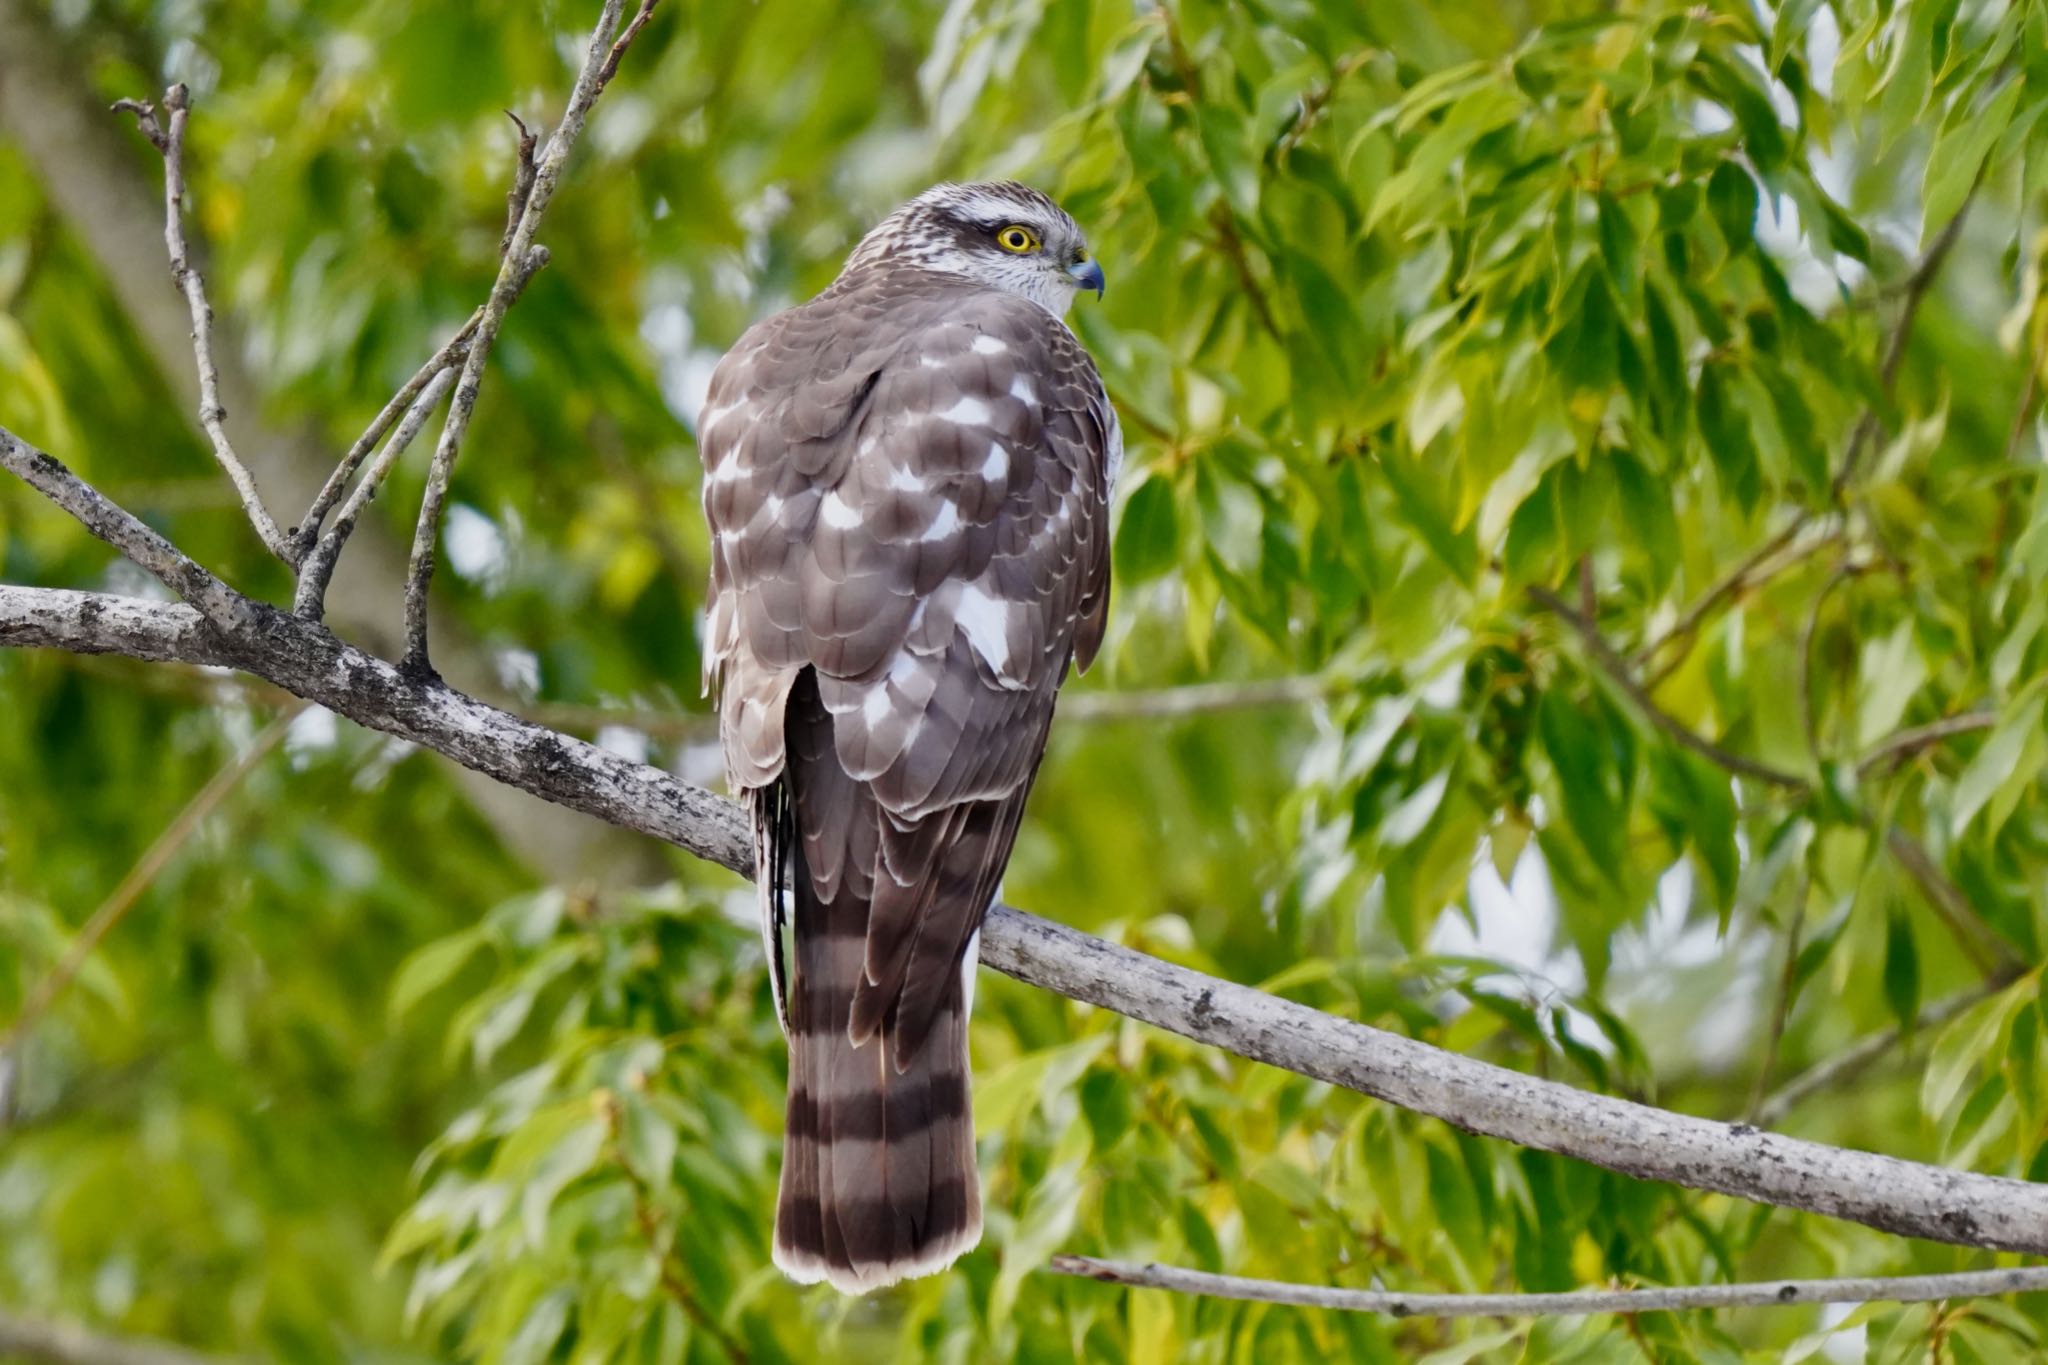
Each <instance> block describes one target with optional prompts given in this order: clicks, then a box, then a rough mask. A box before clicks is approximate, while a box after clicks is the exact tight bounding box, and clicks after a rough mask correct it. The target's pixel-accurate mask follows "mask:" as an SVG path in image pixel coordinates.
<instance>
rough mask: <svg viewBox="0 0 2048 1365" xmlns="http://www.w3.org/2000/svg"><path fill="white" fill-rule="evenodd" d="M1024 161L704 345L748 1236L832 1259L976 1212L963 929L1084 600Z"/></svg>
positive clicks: (1076, 426) (1044, 242)
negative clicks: (770, 1008) (745, 1116)
mask: <svg viewBox="0 0 2048 1365" xmlns="http://www.w3.org/2000/svg"><path fill="white" fill-rule="evenodd" d="M1102 288H1103V276H1102V269H1101V267H1100V266H1098V265H1097V264H1096V263H1095V262H1094V261H1093V260H1092V259H1090V257H1089V255H1088V250H1087V246H1086V244H1085V242H1084V241H1083V239H1082V235H1081V230H1080V228H1079V227H1078V226H1076V224H1075V223H1074V220H1073V219H1072V218H1070V217H1068V216H1067V214H1066V213H1065V212H1063V211H1062V210H1061V209H1060V208H1059V206H1058V205H1057V204H1055V203H1053V201H1052V200H1051V199H1049V198H1047V197H1046V196H1045V195H1043V194H1041V193H1039V192H1038V191H1036V190H1033V189H1029V188H1027V187H1025V186H1023V185H1019V184H1015V183H1011V182H1000V183H989V184H973V185H951V184H948V185H939V186H937V187H935V188H933V189H930V190H928V191H926V192H925V193H923V194H921V195H919V196H918V197H917V198H915V199H913V200H911V201H910V202H909V203H907V204H905V205H903V206H902V207H901V208H899V209H897V210H896V211H895V212H894V213H892V214H890V215H889V217H888V218H886V219H884V220H883V222H882V223H881V225H880V226H878V227H876V228H875V229H874V230H873V231H872V232H870V233H868V235H867V236H866V237H864V238H862V239H861V242H860V244H859V246H858V247H856V248H855V250H854V252H853V254H852V255H851V256H850V257H849V258H848V259H847V262H846V266H845V268H844V269H843V270H842V271H841V272H840V274H839V277H838V279H836V280H835V281H834V282H833V283H832V285H831V287H830V288H828V289H826V290H825V291H824V292H823V293H822V294H819V295H818V296H817V297H816V298H814V299H812V300H811V301H810V302H809V303H806V304H803V305H802V306H800V307H796V308H792V309H789V310H788V311H786V312H783V313H779V314H777V315H775V316H773V317H771V318H769V319H767V320H766V321H764V322H761V323H759V324H757V325H756V326H754V327H753V328H752V329H751V330H749V331H748V332H747V333H746V335H744V336H742V337H741V338H740V340H739V342H738V344H737V345H735V346H734V347H733V348H732V350H731V351H730V352H729V353H728V354H727V355H726V356H725V358H724V359H723V360H722V361H720V362H719V365H718V368H717V369H716V371H714V372H713V374H712V378H711V388H710V392H709V394H708V395H707V398H706V401H705V406H704V411H703V414H702V416H701V418H700V419H699V422H698V427H697V433H698V441H699V444H700V446H701V449H702V454H703V461H704V514H705V518H706V520H707V521H708V522H709V523H710V527H711V533H712V543H711V587H710V594H709V620H708V622H707V626H706V638H705V675H706V685H707V687H708V688H711V689H715V691H716V693H717V695H718V707H719V727H720V732H721V736H722V739H723V743H724V751H725V765H726V772H727V776H728V778H729V779H730V781H731V783H732V785H733V788H734V790H735V792H736V794H737V795H739V796H740V797H741V799H742V800H743V802H744V803H745V805H746V807H747V809H748V811H749V812H750V813H751V815H752V818H753V828H754V848H755V856H756V863H757V870H758V876H757V880H758V882H759V885H760V888H761V892H760V894H761V928H762V937H763V939H764V941H765V944H766V947H767V951H768V960H769V964H770V978H771V981H772V983H773V987H774V992H775V1001H776V1008H777V1011H778V1013H779V1015H780V1018H781V1022H782V1027H783V1032H784V1033H785V1035H786V1036H787V1038H788V1043H789V1104H788V1110H787V1119H786V1123H785V1137H784V1147H783V1159H782V1183H781V1189H780V1192H779V1195H778V1198H777V1206H776V1214H775V1239H774V1257H775V1263H776V1264H777V1265H778V1266H780V1267H781V1268H782V1269H783V1270H784V1271H785V1272H786V1273H787V1274H789V1275H790V1276H791V1277H792V1278H794V1279H796V1280H799V1281H802V1282H805V1283H815V1282H817V1281H819V1280H824V1281H827V1282H829V1283H830V1284H832V1285H833V1286H835V1287H836V1288H838V1289H840V1290H842V1291H844V1292H847V1293H861V1292H864V1291H866V1290H870V1289H874V1288H877V1287H879V1286H882V1285H886V1284H892V1283H894V1282H895V1281H897V1280H900V1279H904V1278H907V1277H910V1276H915V1275H925V1274H930V1273H932V1272H934V1271H936V1270H940V1269H943V1268H944V1267H945V1266H947V1265H949V1264H951V1263H952V1261H953V1260H954V1259H955V1258H956V1257H958V1256H959V1255H960V1254H961V1253H962V1252H965V1251H967V1250H968V1249H969V1248H971V1247H973V1246H974V1244H975V1243H976V1242H977V1241H979V1240H980V1237H981V1191H980V1185H979V1182H978V1180H977V1178H976V1174H975V1164H974V1124H973V1119H972V1116H971V1113H970V1109H969V1101H968V1078H967V1070H968V1067H967V1011H968V1008H969V1005H970V1003H971V1001H972V998H973V973H974V968H975V960H976V946H977V939H978V935H979V933H980V929H981V922H982V918H983V916H985V915H986V914H987V913H988V909H989V906H990V904H991V903H992V902H993V900H994V898H995V896H996V892H997V887H998V886H999V884H1000V883H1001V881H1002V876H1003V867H1004V865H1005V864H1006V863H1007V862H1008V861H1009V858H1010V849H1011V846H1012V845H1013V844H1014V843H1015V842H1016V838H1017V824H1018V820H1019V818H1020V817H1021V816H1022V815H1023V812H1024V801H1025V798H1026V796H1028V795H1029V793H1030V791H1031V782H1032V778H1033V776H1034V775H1035V774H1036V772H1037V769H1038V764H1039V760H1040V758H1041V757H1042V756H1043V754H1044V751H1045V739H1046V732H1047V729H1048V728H1049V727H1050V725H1051V724H1052V713H1053V701H1054V698H1055V697H1056V696H1057V695H1058V692H1059V688H1060V683H1061V682H1062V681H1063V679H1064V678H1065V676H1066V673H1067V668H1068V666H1069V664H1072V665H1074V666H1076V667H1078V668H1080V669H1084V670H1085V669H1086V668H1087V667H1088V664H1089V662H1090V661H1091V660H1092V659H1093V658H1094V655H1095V651H1096V648H1097V646H1098V645H1099V644H1100V643H1101V640H1102V629H1103V621H1104V617H1105V615H1106V612H1107V609H1108V605H1109V496H1110V489H1111V487H1112V486H1113V484H1114V482H1115V479H1116V474H1117V468H1118V465H1119V464H1120V463H1121V461H1122V458H1123V438H1122V435H1121V433H1120V431H1119V429H1118V426H1117V420H1116V414H1115V412H1114V411H1112V409H1111V407H1110V403H1109V397H1108V395H1107V394H1106V393H1105V392H1104V390H1103V386H1102V380H1101V377H1100V376H1099V375H1098V374H1097V373H1096V370H1095V366H1094V364H1093V363H1092V362H1091V361H1090V360H1089V358H1088V354H1087V352H1086V351H1084V350H1083V349H1082V348H1081V344H1080V342H1079V341H1077V340H1076V339H1075V337H1074V334H1073V333H1072V332H1070V331H1068V330H1067V326H1066V324H1065V323H1064V322H1063V321H1062V318H1063V317H1064V315H1065V313H1066V310H1067V306H1068V305H1069V304H1070V303H1071V302H1072V301H1073V298H1074V295H1075V294H1077V293H1079V292H1080V291H1081V290H1083V289H1089V290H1093V291H1094V292H1095V293H1096V294H1097V296H1098V297H1099V296H1100V295H1101V293H1102Z"/></svg>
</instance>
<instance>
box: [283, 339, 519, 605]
mask: <svg viewBox="0 0 2048 1365" xmlns="http://www.w3.org/2000/svg"><path fill="white" fill-rule="evenodd" d="M483 316H484V310H483V309H481V308H479V309H477V310H476V311H475V312H473V313H471V314H470V315H469V321H467V322H465V323H463V324H462V330H461V331H459V332H457V333H456V334H455V335H454V336H452V337H450V338H449V339H448V344H447V345H445V346H443V347H442V348H441V349H440V350H438V351H436V352H434V355H433V357H432V358H431V359H430V360H428V361H427V363H426V364H424V365H422V366H420V368H419V370H418V371H417V372H416V373H415V374H414V375H413V377H412V378H410V379H408V380H406V381H405V383H404V384H403V385H402V386H400V388H399V390H398V392H397V393H394V394H392V395H391V401H390V402H388V403H386V404H385V405H384V407H383V410H382V411H380V412H379V413H378V414H377V415H376V417H374V418H373V419H371V422H370V425H369V426H367V427H365V428H364V429H363V434H362V435H360V436H358V437H356V439H355V444H353V445H351V446H350V447H349V448H348V453H347V454H345V455H343V456H342V457H341V462H340V463H339V464H337V465H335V467H334V472H333V473H332V474H330V475H328V476H327V482H326V483H325V484H323V485H322V486H321V489H320V492H319V495H318V496H316V497H315V498H314V499H313V505H312V506H311V507H309V508H307V509H306V515H305V517H304V518H302V519H301V520H300V522H299V524H298V525H297V526H296V527H295V528H293V530H292V555H293V562H294V563H297V564H299V565H300V567H301V572H303V571H304V561H305V557H306V555H307V554H309V553H310V552H311V551H312V548H313V546H314V543H315V542H316V541H318V540H319V538H320V528H321V526H322V525H323V524H324V523H325V522H326V520H327V514H328V513H329V512H332V511H333V510H334V504H335V503H337V502H339V501H341V495H342V494H343V493H344V492H345V491H346V490H347V488H348V481H349V479H350V478H352V477H353V476H354V475H355V472H356V470H357V469H358V468H360V467H361V466H362V463H363V460H364V459H365V458H366V457H367V456H368V455H369V453H370V451H371V450H373V449H375V448H376V445H377V442H379V441H381V440H383V439H384V433H385V432H387V431H389V430H391V424H392V423H393V422H396V421H397V420H398V419H399V417H400V416H402V415H404V414H405V413H406V412H407V410H409V409H410V408H411V407H412V405H413V400H414V399H416V398H418V397H419V396H420V391H421V390H422V389H424V388H426V387H427V385H428V384H430V383H432V382H433V381H434V380H435V379H436V378H438V377H439V376H440V374H441V372H442V371H443V370H446V369H448V368H449V367H450V366H454V365H460V364H461V363H462V361H463V359H464V357H466V356H467V355H468V354H469V339H470V338H471V337H472V336H475V335H476V327H477V324H478V323H479V322H481V321H483ZM329 571H330V572H332V568H331V566H330V570H329Z"/></svg>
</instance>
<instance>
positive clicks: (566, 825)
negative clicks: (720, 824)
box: [0, 0, 662, 884]
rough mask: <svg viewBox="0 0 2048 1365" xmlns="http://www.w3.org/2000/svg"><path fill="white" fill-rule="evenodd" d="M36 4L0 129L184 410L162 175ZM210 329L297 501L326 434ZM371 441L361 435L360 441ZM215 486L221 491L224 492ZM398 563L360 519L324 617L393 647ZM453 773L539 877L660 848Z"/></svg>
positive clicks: (220, 330)
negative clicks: (282, 403) (274, 398)
mask: <svg viewBox="0 0 2048 1365" xmlns="http://www.w3.org/2000/svg"><path fill="white" fill-rule="evenodd" d="M47 9H48V6H46V5H41V4H35V3H30V0H0V132H4V134H5V136H6V138H7V140H8V141H9V143H10V144H11V145H12V146H13V147H14V148H15V149H16V150H18V151H19V152H21V153H22V154H23V156H24V157H26V159H27V161H28V164H29V166H30V168H31V170H32V171H33V173H34V175H35V176H36V178H37V179H38V180H39V181H40V183H41V186H42V189H43V191H44V193H45V194H46V195H47V196H48V198H49V201H50V203H51V205H52V206H53V207H54V208H55V209H56V210H57V212H58V213H60V214H61V215H62V216H63V218H64V220H65V222H66V223H67V224H68V225H69V226H70V229H71V231H72V232H73V233H74V234H75V235H76V238H77V240H78V241H79V243H80V244H81V245H82V246H83V247H84V248H85V250H86V251H87V252H88V253H89V254H90V256H91V258H92V261H93V264H94V267H95V269H96V272H97V274H98V275H99V277H100V279H101V281H102V282H103V283H104V286H105V288H106V290H107V293H108V295H109V298H110V301H111V302H112V303H113V304H114V305H115V306H116V307H118V309H119V310H120V311H121V313H122V314H123V315H124V316H125V317H126V318H127V319H128V320H129V321H130V322H131V323H132V325H133V326H134V329H135V332H136V335H137V337H138V339H139V340H140V341H141V342H142V344H143V346H144V348H145V349H146V351H147V352H148V355H149V359H150V363H151V365H152V367H153V368H154V369H155V370H156V371H157V373H159V374H160V375H161V376H162V378H163V380H164V382H165V384H166V385H167V386H168V388H169V390H170V391H171V392H172V393H173V394H175V395H177V402H178V404H179V407H180V408H181V409H183V410H188V411H195V412H196V411H197V408H198V404H199V386H198V381H197V379H196V378H195V377H194V375H193V373H192V368H193V367H192V341H191V335H190V332H191V318H190V314H189V311H188V309H187V308H186V305H185V301H184V299H183V298H182V297H180V296H179V295H177V294H175V293H173V292H172V291H171V290H168V289H166V288H164V280H163V273H164V271H163V265H162V261H163V235H162V203H163V199H162V195H163V188H162V185H161V182H160V180H159V179H158V178H157V177H154V176H148V175H145V174H144V173H143V165H144V163H143V162H142V161H141V160H139V159H138V158H137V157H135V155H134V147H133V141H132V135H130V134H129V133H127V132H126V131H125V130H123V129H122V128H120V127H119V126H118V125H117V124H116V122H115V121H114V120H112V119H110V118H107V117H106V105H105V103H104V101H102V100H101V99H99V98H98V97H97V96H95V95H93V94H92V93H91V86H92V81H91V79H90V76H89V75H88V74H87V71H86V67H85V63H83V62H82V61H81V60H80V59H79V57H78V55H77V53H76V52H75V51H74V50H73V49H72V48H71V46H70V45H69V44H68V43H67V42H66V41H65V39H64V37H63V35H62V34H60V33H59V32H58V30H57V29H56V27H55V26H54V25H53V24H52V23H51V22H50V20H49V18H48V15H47V13H46V11H47ZM188 230H189V229H188ZM196 245H197V243H196V242H195V246H196ZM214 335H215V342H216V345H215V356H214V359H215V362H216V364H217V365H218V367H219V372H220V395H221V399H222V402H223V404H224V405H225V406H226V407H227V408H229V409H230V410H231V411H233V412H234V413H235V415H236V417H237V418H238V419H239V420H238V421H237V424H236V430H237V432H238V433H239V435H240V439H241V441H242V454H243V455H244V456H245V457H246V458H247V460H248V462H249V467H250V472H251V473H252V474H254V475H255V477H256V478H257V480H258V482H259V483H260V484H261V485H262V486H263V487H264V488H265V489H266V490H268V491H269V494H270V497H271V501H272V502H273V503H274V504H275V505H277V506H280V507H305V506H306V505H307V504H308V503H310V502H312V501H313V500H314V498H315V497H316V496H317V495H318V493H319V490H320V488H321V486H322V484H323V483H324V481H325V480H327V479H328V477H329V476H330V475H331V474H332V472H333V470H334V465H335V460H334V450H333V449H332V446H331V444H330V442H329V441H328V439H327V436H326V434H325V431H324V430H323V429H321V428H320V427H319V426H317V425H316V424H315V423H313V422H310V421H305V422H297V423H292V424H287V425H282V426H270V425H266V424H264V422H263V420H262V401H261V400H262V397H263V392H264V385H263V384H261V383H259V382H258V380H257V377H256V376H254V375H253V374H251V373H250V372H249V371H248V369H246V368H245V367H244V366H243V364H242V363H241V358H242V348H241V346H240V344H239V343H238V341H237V340H236V329H235V326H234V317H233V314H232V312H231V311H229V310H223V312H222V314H221V316H220V317H219V318H218V320H217V322H216V325H215V329H214ZM398 415H400V414H399V413H397V412H394V414H393V418H392V420H396V418H397V416H398ZM375 443H376V438H372V439H371V441H369V442H368V443H366V445H365V450H366V451H367V450H368V449H370V448H371V447H374V445H375ZM223 491H224V492H225V493H226V494H227V496H228V497H229V498H230V499H232V498H233V496H234V495H233V493H232V491H231V490H228V489H225V488H224V489H223ZM405 568H406V565H405V552H404V550H403V549H401V548H400V547H399V546H398V545H397V543H396V540H395V538H394V537H392V536H391V535H390V533H389V532H388V531H387V529H386V528H385V526H384V525H383V524H382V523H381V522H379V521H378V520H376V519H375V518H370V519H367V520H366V522H365V523H364V524H363V525H361V526H359V527H358V528H357V531H356V534H355V537H354V538H353V539H352V540H351V541H350V542H349V552H348V563H347V564H346V565H344V566H342V567H341V568H340V569H339V570H338V571H337V572H336V573H335V576H334V585H333V587H332V588H331V589H330V590H329V592H328V594H327V604H326V606H327V612H326V619H328V620H329V621H331V622H332V623H333V625H334V628H335V629H336V630H339V631H341V632H342V633H343V634H345V635H348V636H349V637H350V638H351V639H353V640H355V641H357V642H358V643H360V644H363V645H365V646H367V647H368V648H370V649H371V650H372V651H374V652H379V653H389V654H395V653H396V652H397V650H398V649H399V648H400V647H401V646H402V637H401V636H400V634H399V632H398V631H397V630H396V629H395V626H396V621H397V613H396V612H395V611H394V610H393V604H395V603H396V602H398V601H399V600H400V599H401V598H402V596H403V595H404V592H405ZM434 633H435V638H436V641H437V649H436V657H437V660H438V662H439V666H440V667H441V668H442V669H444V670H445V671H447V672H448V674H449V675H450V676H451V677H454V678H456V679H457V680H458V684H461V683H468V684H470V685H473V686H484V687H487V686H489V685H490V683H491V681H492V680H493V679H494V678H495V677H496V676H497V675H496V666H495V662H494V659H493V656H492V652H491V651H490V650H489V649H487V648H486V647H485V646H483V645H482V644H481V643H479V642H478V641H477V640H476V639H475V638H474V637H473V636H471V635H469V634H467V633H466V632H465V631H464V629H463V623H462V622H461V621H459V620H452V619H448V618H447V617H446V616H444V615H438V614H437V615H436V616H435V618H434ZM454 778H455V782H456V785H457V787H458V788H459V789H460V790H461V792H462V794H463V796H464V797H465V799H466V800H468V801H469V803H470V804H471V806H472V807H473V808H474V809H475V810H476V811H477V813H478V814H479V815H480V816H481V817H482V818H483V819H484V820H485V821H487V822H488V823H489V824H490V825H491V827H492V828H493V829H494V830H496V831H497V833H498V837H499V840H500V842H501V843H502V844H503V846H504V848H505V850H506V852H507V853H508V854H510V855H511V856H512V857H514V858H517V859H519V860H520V861H521V862H523V863H524V864H526V865H527V866H530V867H531V868H533V869H534V870H535V871H536V872H538V873H539V874H540V875H542V876H544V877H546V878H548V879H550V880H553V881H577V880H583V879H589V878H595V879H596V880H598V881H599V882H602V883H606V884H616V883H619V882H622V881H631V880H636V879H642V878H645V877H648V876H653V875H658V874H659V873H660V872H661V870H662V869H661V863H662V859H661V858H660V856H659V855H658V854H657V853H656V852H655V850H654V849H653V847H652V845H650V844H648V843H646V842H645V841H641V840H634V839H632V838H630V837H629V836H627V835H624V834H623V833H621V832H619V831H617V830H613V829H610V828H608V827H606V826H603V825H599V824H595V823H592V822H587V821H577V820H563V819H562V818H561V817H560V814H559V813H558V812H556V811H554V810H552V809H550V808H549V807H547V806H545V805H543V804H542V803H540V802H538V801H534V800H532V799H530V798H528V797H527V796H526V795H524V794H523V793H521V792H517V791H514V790H512V789H511V788H509V787H506V786H504V785H502V784H500V783H498V782H495V781H492V780H491V779H489V778H487V777H484V776H483V775H481V774H479V773H476V772H473V771H471V770H470V769H467V768H460V769H457V770H456V771H455V773H454Z"/></svg>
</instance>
